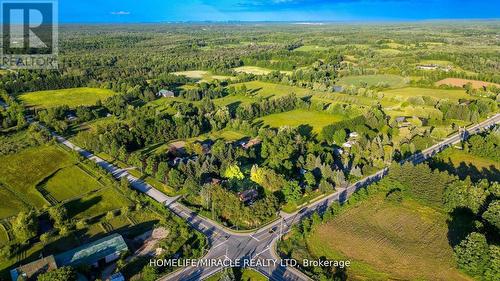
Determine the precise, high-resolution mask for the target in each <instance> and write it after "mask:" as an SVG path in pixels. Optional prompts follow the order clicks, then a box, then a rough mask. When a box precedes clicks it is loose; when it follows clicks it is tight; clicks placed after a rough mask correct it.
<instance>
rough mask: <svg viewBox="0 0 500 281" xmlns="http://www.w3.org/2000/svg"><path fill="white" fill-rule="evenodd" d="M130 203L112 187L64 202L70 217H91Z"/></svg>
mask: <svg viewBox="0 0 500 281" xmlns="http://www.w3.org/2000/svg"><path fill="white" fill-rule="evenodd" d="M129 205H131V202H130V201H129V200H128V199H127V198H126V197H124V196H123V195H121V194H120V193H118V191H117V190H115V189H114V188H112V187H109V188H106V189H102V190H100V191H99V192H96V193H92V194H88V195H86V196H84V197H82V198H80V199H76V200H73V201H70V202H68V203H66V204H65V207H66V209H68V215H69V216H70V217H71V218H78V219H81V218H91V217H94V216H97V215H101V214H104V213H106V212H108V211H112V210H116V209H120V208H121V207H124V206H129Z"/></svg>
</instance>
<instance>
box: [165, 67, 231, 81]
mask: <svg viewBox="0 0 500 281" xmlns="http://www.w3.org/2000/svg"><path fill="white" fill-rule="evenodd" d="M173 74H175V75H179V76H186V77H187V78H191V79H196V80H201V81H204V82H210V81H213V80H230V79H231V78H232V77H231V76H222V75H213V74H212V73H210V72H209V71H205V70H189V71H179V72H174V73H173Z"/></svg>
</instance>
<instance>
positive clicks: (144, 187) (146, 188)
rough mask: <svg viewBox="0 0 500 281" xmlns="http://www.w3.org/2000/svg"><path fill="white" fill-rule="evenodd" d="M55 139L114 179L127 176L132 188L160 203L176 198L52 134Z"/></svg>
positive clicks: (167, 202) (169, 201)
mask: <svg viewBox="0 0 500 281" xmlns="http://www.w3.org/2000/svg"><path fill="white" fill-rule="evenodd" d="M54 136H55V138H56V140H57V141H58V142H59V143H61V144H63V145H65V146H67V147H68V148H70V149H72V150H74V151H77V152H78V153H80V155H82V156H83V157H85V158H87V159H89V160H92V161H94V162H95V163H97V164H98V165H99V166H101V167H102V168H104V169H105V170H106V171H107V172H109V173H110V174H112V175H113V177H115V178H116V179H121V178H123V177H127V180H128V181H129V182H130V185H131V186H132V187H133V188H134V189H137V190H139V191H140V192H143V193H145V194H147V195H148V196H149V197H151V198H153V199H154V200H156V201H158V202H160V203H165V204H172V203H173V202H175V201H176V199H177V198H174V197H169V196H167V195H165V194H164V193H162V192H160V191H159V190H157V189H155V188H154V187H152V186H151V185H149V184H147V183H146V182H144V181H142V180H140V179H138V178H136V177H134V176H132V175H131V174H130V173H129V172H128V171H127V170H126V169H120V168H118V167H115V166H114V165H113V164H111V163H109V162H107V161H105V160H104V159H102V158H100V157H97V156H95V155H93V154H92V153H90V152H89V151H87V150H85V149H82V148H80V147H78V146H76V145H74V144H73V143H72V142H70V141H68V140H67V139H65V138H63V137H61V136H58V135H56V134H54Z"/></svg>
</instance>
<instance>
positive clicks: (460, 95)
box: [383, 87, 472, 100]
mask: <svg viewBox="0 0 500 281" xmlns="http://www.w3.org/2000/svg"><path fill="white" fill-rule="evenodd" d="M383 94H384V97H385V98H396V99H398V98H399V99H404V100H406V99H408V98H410V97H418V96H421V97H422V96H427V97H434V98H438V99H449V100H459V99H470V98H472V97H471V96H470V95H468V94H467V93H466V92H465V90H444V89H428V88H414V87H408V88H401V89H394V90H388V91H384V92H383Z"/></svg>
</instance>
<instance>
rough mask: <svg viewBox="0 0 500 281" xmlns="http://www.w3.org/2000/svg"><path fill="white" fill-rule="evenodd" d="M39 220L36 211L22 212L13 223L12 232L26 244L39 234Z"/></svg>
mask: <svg viewBox="0 0 500 281" xmlns="http://www.w3.org/2000/svg"><path fill="white" fill-rule="evenodd" d="M37 229H38V218H37V215H36V213H35V212H34V211H30V212H21V213H19V214H18V215H17V217H16V218H15V219H14V221H13V222H12V232H13V233H14V235H15V237H16V239H17V240H19V241H21V242H26V241H28V240H29V239H31V238H33V237H35V236H36V234H37Z"/></svg>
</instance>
